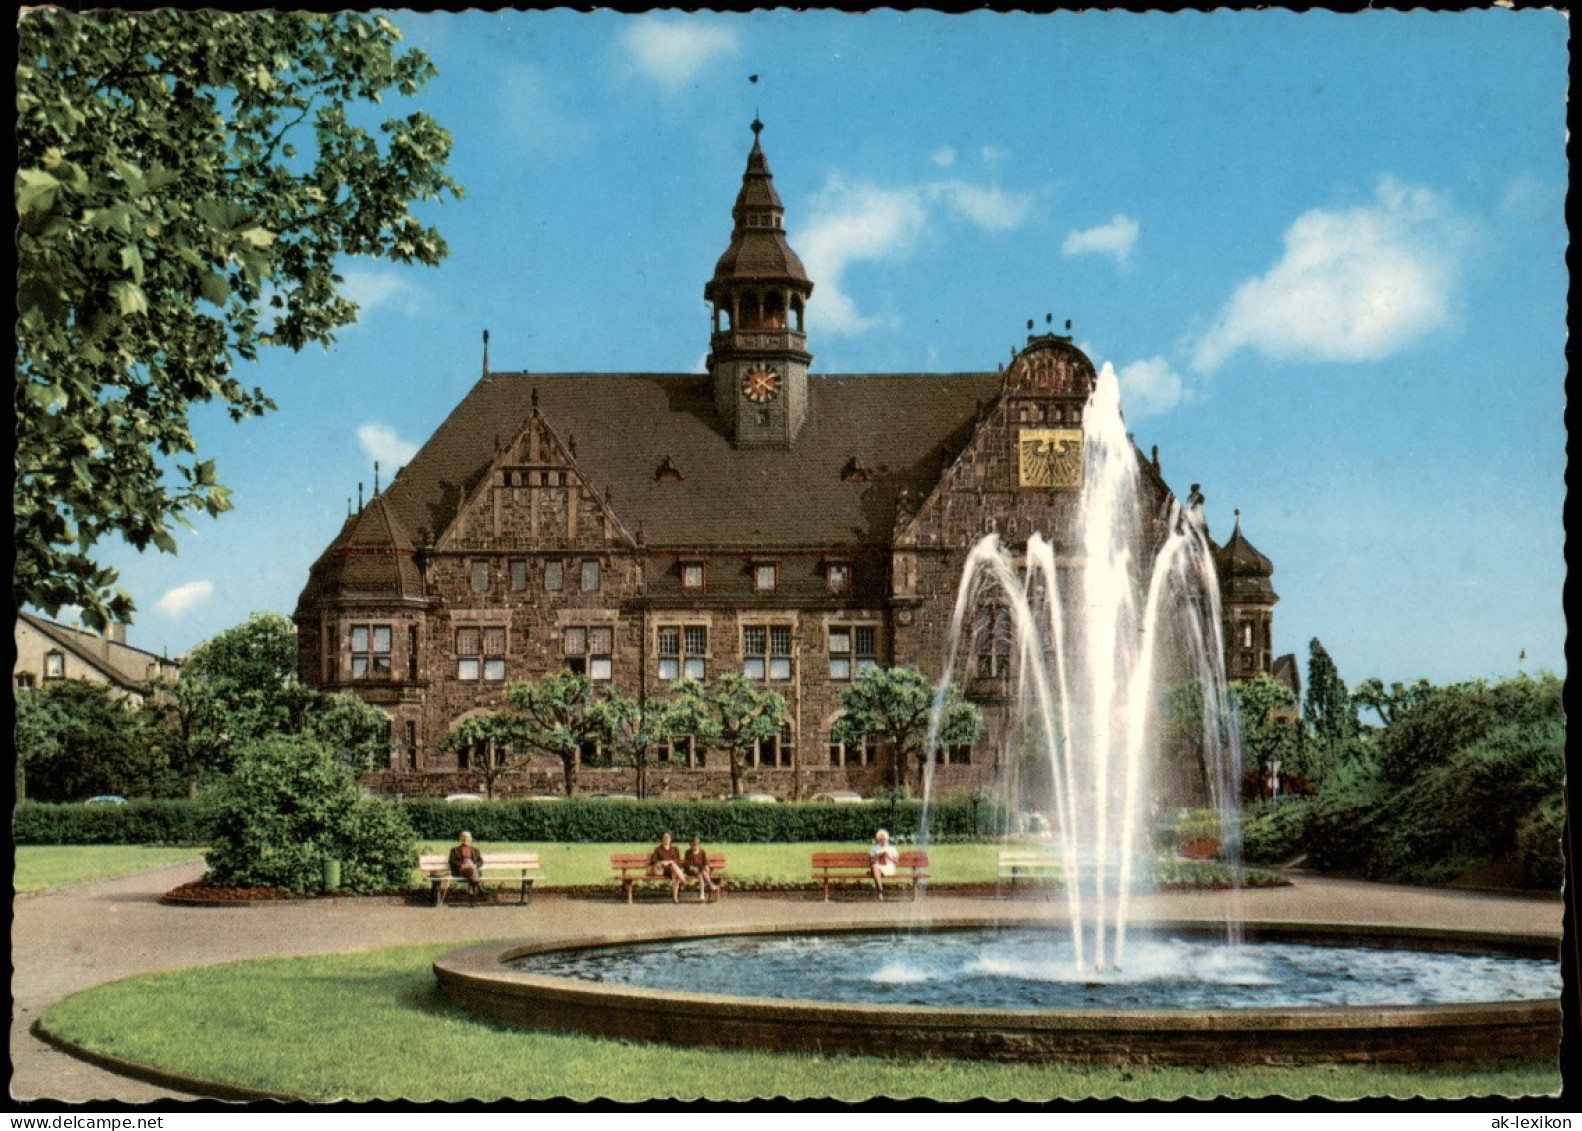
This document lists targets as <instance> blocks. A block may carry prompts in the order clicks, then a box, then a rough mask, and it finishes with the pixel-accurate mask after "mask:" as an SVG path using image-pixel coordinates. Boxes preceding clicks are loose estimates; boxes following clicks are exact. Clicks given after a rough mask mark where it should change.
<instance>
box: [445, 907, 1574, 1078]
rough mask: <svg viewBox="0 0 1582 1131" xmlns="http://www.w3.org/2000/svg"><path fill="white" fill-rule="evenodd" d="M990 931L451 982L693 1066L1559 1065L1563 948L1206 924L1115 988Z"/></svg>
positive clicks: (476, 959) (884, 932) (599, 946)
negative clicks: (855, 1062) (721, 1052)
mask: <svg viewBox="0 0 1582 1131" xmlns="http://www.w3.org/2000/svg"><path fill="white" fill-rule="evenodd" d="M984 929H985V928H984V926H983V924H982V923H981V922H975V923H967V922H960V923H954V922H935V923H932V924H930V925H929V927H927V928H925V929H916V930H912V931H908V932H905V933H900V932H897V930H896V925H895V924H894V923H893V922H890V923H849V922H848V923H842V924H840V925H830V926H799V927H797V928H796V929H794V930H786V929H783V928H777V927H761V928H757V927H755V928H742V929H739V930H730V931H721V930H719V929H718V928H714V929H696V930H665V931H634V932H629V933H624V934H621V935H619V936H615V937H609V936H607V937H603V938H585V939H573V940H561V941H558V942H555V943H549V944H528V943H520V942H519V943H509V942H496V943H488V944H484V945H481V946H474V947H468V948H466V949H464V950H459V951H453V952H451V953H450V954H446V955H443V956H442V957H441V958H439V959H438V960H437V961H436V962H435V964H434V970H435V975H436V977H437V978H438V980H439V984H440V986H441V987H442V989H443V990H444V992H445V993H446V994H447V995H448V996H450V997H451V998H453V999H454V1000H456V1001H458V1002H460V1003H461V1004H463V1005H465V1006H466V1007H468V1008H469V1009H472V1010H473V1011H475V1012H477V1013H480V1014H482V1015H485V1016H488V1017H491V1018H494V1019H497V1020H502V1021H507V1022H510V1023H513V1024H518V1025H523V1026H526V1027H530V1028H535V1029H549V1030H560V1031H573V1032H583V1033H589V1034H594V1035H601V1036H612V1037H625V1038H634V1039H640V1040H656V1041H673V1042H676V1043H679V1044H684V1045H696V1044H712V1045H721V1046H746V1047H757V1048H767V1049H799V1050H805V1051H814V1052H821V1053H829V1052H841V1053H858V1054H862V1053H867V1054H880V1055H898V1056H909V1057H915V1056H952V1057H969V1058H975V1059H995V1060H1031V1061H1041V1060H1067V1061H1075V1062H1092V1063H1159V1064H1225V1063H1333V1062H1352V1061H1376V1062H1394V1063H1445V1062H1478V1063H1484V1062H1489V1061H1495V1060H1502V1059H1511V1060H1529V1059H1543V1058H1549V1057H1553V1056H1554V1055H1556V1050H1557V1048H1558V1044H1559V1037H1560V1007H1559V1000H1558V999H1559V990H1560V986H1559V977H1560V976H1559V968H1558V963H1557V961H1556V954H1555V941H1554V940H1553V939H1548V938H1509V937H1499V938H1493V937H1490V936H1486V935H1478V934H1473V933H1470V932H1453V931H1423V930H1416V931H1408V930H1399V931H1391V932H1390V933H1389V934H1388V935H1385V934H1382V933H1379V932H1377V931H1369V930H1366V929H1357V928H1351V927H1315V926H1314V925H1311V924H1303V925H1300V926H1281V925H1277V924H1266V925H1262V926H1259V927H1257V928H1252V927H1249V928H1248V938H1249V942H1248V944H1247V945H1246V946H1244V947H1242V948H1238V949H1235V950H1232V949H1229V948H1226V947H1225V945H1224V944H1223V942H1222V941H1219V942H1216V941H1214V940H1213V939H1212V938H1211V937H1210V936H1207V935H1205V934H1204V932H1203V928H1202V925H1201V924H1196V925H1188V924H1160V923H1155V924H1150V925H1149V926H1148V927H1147V928H1146V929H1145V930H1134V931H1133V932H1132V933H1130V934H1129V935H1128V940H1127V944H1126V951H1125V955H1124V961H1123V963H1122V966H1121V967H1120V968H1119V969H1118V970H1115V971H1107V972H1094V971H1086V972H1079V971H1077V970H1076V967H1075V965H1074V962H1073V960H1072V957H1071V954H1070V950H1069V947H1070V938H1069V934H1068V933H1067V932H1064V931H1062V930H1058V929H1056V930H1051V929H1050V928H1049V927H1048V926H1047V924H1044V925H1042V926H1040V924H1039V923H1038V922H1037V921H1036V920H1035V919H1029V920H1028V921H1026V922H1025V923H1021V924H1011V925H1009V926H1007V925H1006V924H1005V923H1004V922H1003V921H1002V925H1001V929H998V930H994V929H990V933H989V934H988V935H987V936H977V937H974V936H972V935H970V934H969V933H968V932H969V931H980V932H981V931H983V930H984ZM1062 948H1065V949H1064V952H1062ZM738 959H739V960H740V961H738ZM644 983H646V984H644ZM726 989H729V990H730V991H731V992H729V993H727V992H720V991H722V990H726ZM1490 999H1499V1000H1490Z"/></svg>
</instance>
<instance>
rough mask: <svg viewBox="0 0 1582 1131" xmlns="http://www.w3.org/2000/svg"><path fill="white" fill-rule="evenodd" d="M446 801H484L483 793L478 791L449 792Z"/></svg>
mask: <svg viewBox="0 0 1582 1131" xmlns="http://www.w3.org/2000/svg"><path fill="white" fill-rule="evenodd" d="M445 800H446V801H469V802H470V801H482V800H483V795H482V794H478V793H447V794H446V795H445Z"/></svg>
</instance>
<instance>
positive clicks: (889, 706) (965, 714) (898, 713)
mask: <svg viewBox="0 0 1582 1131" xmlns="http://www.w3.org/2000/svg"><path fill="white" fill-rule="evenodd" d="M935 695H936V691H935V688H934V686H933V684H931V683H930V682H929V681H928V677H927V676H925V675H924V674H923V673H922V672H920V671H918V670H917V669H916V668H870V669H868V670H867V671H865V672H863V673H862V675H861V677H860V678H859V679H858V680H857V682H856V683H854V684H852V685H851V686H850V687H848V688H847V689H846V690H845V691H844V692H842V694H841V698H840V701H841V707H842V708H843V709H844V712H845V713H844V714H842V715H841V717H840V718H839V719H837V720H836V721H835V726H834V727H833V728H832V729H831V731H830V737H831V738H832V739H833V740H834V741H836V742H841V743H845V744H846V745H848V746H855V745H858V744H860V743H861V742H862V741H863V740H864V739H867V738H873V739H876V740H877V741H879V742H883V743H886V744H888V745H889V746H890V747H891V748H892V749H893V750H894V751H895V776H896V781H895V784H896V786H897V787H898V788H899V787H900V786H902V785H904V784H905V782H904V775H905V769H904V767H905V765H906V758H907V755H908V754H910V755H911V756H912V757H913V758H914V759H915V760H916V761H917V774H918V787H919V789H921V788H922V786H923V782H924V774H925V772H926V769H927V759H928V743H927V739H928V727H929V720H930V718H931V717H932V715H933V711H934V699H935ZM942 695H943V698H942V700H941V703H940V723H939V733H938V735H937V736H936V739H937V744H938V745H939V746H941V747H944V746H964V745H968V744H970V743H973V742H976V741H977V740H978V739H979V738H980V737H981V736H982V734H983V720H982V719H981V718H980V717H979V715H978V709H977V708H976V707H974V706H973V705H972V704H971V703H968V702H967V701H966V700H964V699H963V698H962V697H961V690H960V688H958V687H956V686H955V684H951V685H949V686H948V687H946V688H945V689H944V691H943V693H942Z"/></svg>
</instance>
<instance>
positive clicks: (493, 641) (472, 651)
mask: <svg viewBox="0 0 1582 1131" xmlns="http://www.w3.org/2000/svg"><path fill="white" fill-rule="evenodd" d="M456 678H457V679H462V680H468V681H476V680H478V679H484V680H487V681H489V682H492V683H498V682H501V681H503V680H504V679H505V627H504V626H503V625H491V626H489V627H486V628H472V627H468V628H458V629H457V630H456Z"/></svg>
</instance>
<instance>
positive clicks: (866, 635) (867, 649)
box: [857, 628, 875, 656]
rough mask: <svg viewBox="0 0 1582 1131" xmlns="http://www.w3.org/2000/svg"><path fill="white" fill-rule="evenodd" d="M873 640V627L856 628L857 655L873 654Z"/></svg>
mask: <svg viewBox="0 0 1582 1131" xmlns="http://www.w3.org/2000/svg"><path fill="white" fill-rule="evenodd" d="M873 640H874V631H873V629H871V628H859V629H858V630H857V655H859V656H872V655H873V654H874V651H875V649H874V646H873Z"/></svg>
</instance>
